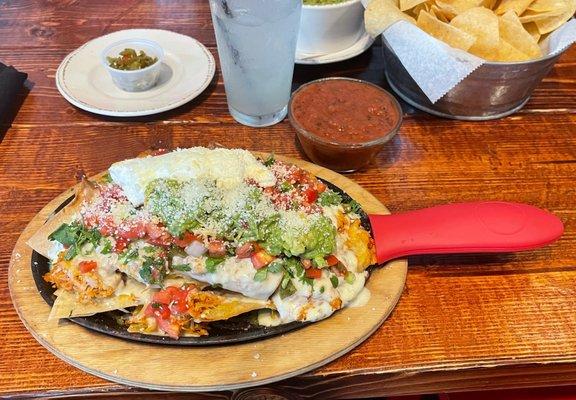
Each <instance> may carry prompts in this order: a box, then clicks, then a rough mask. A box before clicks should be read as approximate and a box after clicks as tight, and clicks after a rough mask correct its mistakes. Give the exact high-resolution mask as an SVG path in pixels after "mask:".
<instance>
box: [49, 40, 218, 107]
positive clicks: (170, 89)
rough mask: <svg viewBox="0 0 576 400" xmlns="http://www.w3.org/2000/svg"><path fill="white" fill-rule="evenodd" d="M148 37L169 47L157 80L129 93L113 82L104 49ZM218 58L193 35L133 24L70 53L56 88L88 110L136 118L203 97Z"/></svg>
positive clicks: (57, 72)
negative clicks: (215, 60) (101, 57)
mask: <svg viewBox="0 0 576 400" xmlns="http://www.w3.org/2000/svg"><path fill="white" fill-rule="evenodd" d="M135 38H139V39H149V40H153V41H155V42H157V43H158V44H160V46H162V48H163V49H164V53H165V56H164V60H163V61H162V70H161V72H160V77H159V79H158V83H157V84H156V86H154V87H153V88H151V89H149V90H146V91H143V92H125V91H123V90H121V89H119V88H118V87H116V85H114V83H113V82H112V78H111V77H110V75H109V73H108V71H106V69H105V68H104V66H103V65H102V63H101V59H100V56H101V52H102V50H104V48H105V47H106V46H108V45H109V44H111V43H114V42H117V41H120V40H123V39H135ZM214 71H215V62H214V57H213V56H212V54H211V53H210V52H209V51H208V49H207V48H206V47H204V45H202V44H201V43H200V42H198V41H197V40H196V39H193V38H191V37H189V36H185V35H182V34H179V33H176V32H170V31H165V30H160V29H128V30H122V31H117V32H113V33H110V34H108V35H105V36H101V37H99V38H96V39H93V40H91V41H89V42H88V43H86V44H84V45H83V46H81V47H80V48H78V49H76V50H74V51H73V52H72V53H70V54H68V55H67V56H66V58H64V60H63V61H62V63H61V64H60V66H59V67H58V70H57V71H56V87H57V88H58V90H59V91H60V94H62V96H64V98H65V99H66V100H68V101H69V102H70V103H72V104H73V105H75V106H76V107H79V108H81V109H83V110H86V111H90V112H93V113H96V114H100V115H107V116H112V117H136V116H142V115H151V114H157V113H160V112H163V111H167V110H171V109H173V108H176V107H179V106H181V105H182V104H185V103H187V102H189V101H190V100H192V99H194V98H195V97H196V96H198V95H199V94H200V93H202V91H203V90H204V89H206V87H207V86H208V85H209V84H210V82H211V81H212V78H213V77H214Z"/></svg>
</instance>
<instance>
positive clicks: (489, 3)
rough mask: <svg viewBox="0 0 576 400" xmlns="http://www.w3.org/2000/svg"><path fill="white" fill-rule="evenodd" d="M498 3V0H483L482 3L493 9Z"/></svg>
mask: <svg viewBox="0 0 576 400" xmlns="http://www.w3.org/2000/svg"><path fill="white" fill-rule="evenodd" d="M496 3H497V0H484V1H483V2H482V5H483V6H484V7H486V8H489V9H491V10H493V9H494V6H495V5H496Z"/></svg>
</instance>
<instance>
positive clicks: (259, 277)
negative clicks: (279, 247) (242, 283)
mask: <svg viewBox="0 0 576 400" xmlns="http://www.w3.org/2000/svg"><path fill="white" fill-rule="evenodd" d="M267 277H268V268H267V267H264V268H260V269H259V270H258V271H257V272H256V273H255V274H254V280H255V281H256V282H264V281H265V280H266V278H267Z"/></svg>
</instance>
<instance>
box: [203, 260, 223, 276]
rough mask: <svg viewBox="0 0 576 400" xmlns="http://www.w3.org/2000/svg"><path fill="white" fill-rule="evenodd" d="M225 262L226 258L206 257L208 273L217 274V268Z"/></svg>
mask: <svg viewBox="0 0 576 400" xmlns="http://www.w3.org/2000/svg"><path fill="white" fill-rule="evenodd" d="M223 262H224V257H206V271H207V272H210V273H214V272H216V266H217V265H218V264H222V263H223Z"/></svg>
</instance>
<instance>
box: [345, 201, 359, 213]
mask: <svg viewBox="0 0 576 400" xmlns="http://www.w3.org/2000/svg"><path fill="white" fill-rule="evenodd" d="M343 207H344V211H345V212H346V213H351V212H352V213H355V214H358V213H360V211H362V206H360V203H358V202H357V201H356V200H350V202H349V203H346V204H343Z"/></svg>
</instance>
